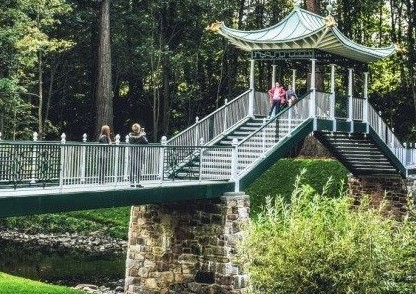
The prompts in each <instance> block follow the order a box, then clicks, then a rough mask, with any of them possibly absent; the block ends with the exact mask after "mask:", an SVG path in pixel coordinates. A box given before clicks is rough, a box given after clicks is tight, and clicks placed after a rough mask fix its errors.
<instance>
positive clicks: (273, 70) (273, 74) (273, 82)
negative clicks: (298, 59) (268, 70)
mask: <svg viewBox="0 0 416 294" xmlns="http://www.w3.org/2000/svg"><path fill="white" fill-rule="evenodd" d="M276 67H277V65H276V64H273V65H272V88H273V87H274V85H275V84H276Z"/></svg>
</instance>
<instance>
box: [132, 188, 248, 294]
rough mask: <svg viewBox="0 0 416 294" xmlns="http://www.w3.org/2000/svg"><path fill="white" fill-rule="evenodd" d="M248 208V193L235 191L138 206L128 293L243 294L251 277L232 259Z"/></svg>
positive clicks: (133, 221) (134, 207) (134, 212)
mask: <svg viewBox="0 0 416 294" xmlns="http://www.w3.org/2000/svg"><path fill="white" fill-rule="evenodd" d="M249 204H250V203H249V197H248V196H247V195H245V194H244V193H243V192H230V193H225V194H224V195H223V196H221V197H219V198H213V199H206V200H194V201H186V202H175V203H163V204H158V205H141V206H133V207H132V209H131V216H130V229H129V241H128V249H127V260H126V281H125V293H126V294H139V293H140V294H145V293H146V294H156V293H158V294H159V293H162V294H163V293H198V294H204V293H207V294H208V293H224V294H226V293H230V294H240V293H242V291H243V289H244V288H245V287H246V283H247V282H246V279H247V277H246V275H245V274H244V272H243V270H242V267H241V266H240V265H239V264H237V263H236V262H235V260H234V259H233V257H234V255H235V247H236V242H237V241H238V240H239V239H240V238H241V232H240V228H241V225H242V224H244V223H246V222H247V221H248V219H249Z"/></svg>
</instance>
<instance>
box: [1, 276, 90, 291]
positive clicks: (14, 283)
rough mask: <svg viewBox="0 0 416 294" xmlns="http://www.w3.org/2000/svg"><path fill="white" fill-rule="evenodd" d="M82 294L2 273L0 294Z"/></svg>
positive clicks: (66, 288)
mask: <svg viewBox="0 0 416 294" xmlns="http://www.w3.org/2000/svg"><path fill="white" fill-rule="evenodd" d="M11 293H16V294H17V293H19V294H82V293H84V292H83V291H80V290H75V289H71V288H68V287H63V286H53V285H47V284H44V283H40V282H36V281H31V280H28V279H23V278H18V277H14V276H11V275H8V274H4V273H1V272H0V294H11Z"/></svg>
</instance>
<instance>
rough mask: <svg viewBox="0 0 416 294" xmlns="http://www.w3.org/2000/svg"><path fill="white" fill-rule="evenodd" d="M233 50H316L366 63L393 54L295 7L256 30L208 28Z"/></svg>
mask: <svg viewBox="0 0 416 294" xmlns="http://www.w3.org/2000/svg"><path fill="white" fill-rule="evenodd" d="M210 29H211V30H213V31H216V32H218V33H219V34H221V35H222V36H224V37H225V38H226V39H228V40H229V41H230V42H231V43H232V44H234V45H235V46H236V47H238V48H240V49H242V50H245V51H251V52H252V51H283V50H297V49H300V50H305V49H307V50H310V49H318V50H320V51H324V52H327V53H330V54H333V55H337V56H342V57H344V58H347V59H350V60H354V61H358V62H362V63H370V62H373V61H376V60H378V59H381V58H385V57H387V56H389V55H391V54H393V53H395V47H394V45H393V44H392V45H390V46H389V47H381V48H373V47H367V46H364V45H361V44H358V43H356V42H354V41H352V40H350V39H348V38H347V37H346V36H345V35H344V34H343V33H342V32H341V31H340V30H339V29H338V28H337V26H336V22H335V21H334V19H333V17H332V16H327V17H322V16H320V15H317V14H315V13H312V12H310V11H307V10H304V9H302V8H300V7H299V6H298V5H295V6H294V9H293V10H292V11H291V12H290V13H289V14H288V15H287V16H286V17H285V18H284V19H283V20H282V21H280V22H279V23H277V24H275V25H273V26H271V27H268V28H264V29H260V30H251V31H243V30H236V29H232V28H229V27H227V26H225V24H224V23H223V22H221V23H216V24H213V25H211V27H210Z"/></svg>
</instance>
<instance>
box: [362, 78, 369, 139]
mask: <svg viewBox="0 0 416 294" xmlns="http://www.w3.org/2000/svg"><path fill="white" fill-rule="evenodd" d="M363 94H364V101H363V104H364V105H363V122H364V123H366V132H367V133H368V132H369V131H370V130H369V125H368V72H364V91H363Z"/></svg>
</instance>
